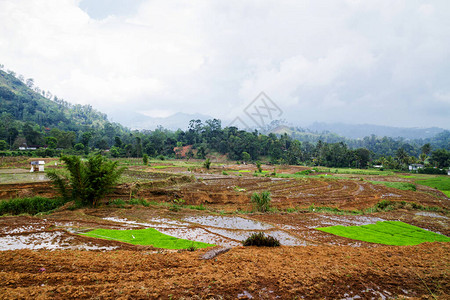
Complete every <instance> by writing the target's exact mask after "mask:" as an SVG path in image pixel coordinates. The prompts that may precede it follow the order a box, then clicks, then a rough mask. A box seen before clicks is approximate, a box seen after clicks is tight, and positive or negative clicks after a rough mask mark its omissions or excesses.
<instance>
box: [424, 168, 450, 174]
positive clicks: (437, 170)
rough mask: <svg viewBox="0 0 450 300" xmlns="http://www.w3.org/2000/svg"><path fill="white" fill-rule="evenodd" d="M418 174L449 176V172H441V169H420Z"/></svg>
mask: <svg viewBox="0 0 450 300" xmlns="http://www.w3.org/2000/svg"><path fill="white" fill-rule="evenodd" d="M417 173H419V174H435V175H447V170H441V169H438V168H423V169H418V170H417Z"/></svg>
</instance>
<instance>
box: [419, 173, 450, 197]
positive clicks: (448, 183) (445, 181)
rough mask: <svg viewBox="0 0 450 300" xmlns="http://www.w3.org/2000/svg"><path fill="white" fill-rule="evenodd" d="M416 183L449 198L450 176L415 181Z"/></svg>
mask: <svg viewBox="0 0 450 300" xmlns="http://www.w3.org/2000/svg"><path fill="white" fill-rule="evenodd" d="M416 183H418V184H422V185H426V186H429V187H432V188H435V189H438V190H440V191H441V192H443V193H444V194H445V195H446V196H447V197H450V176H438V177H435V178H429V179H426V180H417V181H416Z"/></svg>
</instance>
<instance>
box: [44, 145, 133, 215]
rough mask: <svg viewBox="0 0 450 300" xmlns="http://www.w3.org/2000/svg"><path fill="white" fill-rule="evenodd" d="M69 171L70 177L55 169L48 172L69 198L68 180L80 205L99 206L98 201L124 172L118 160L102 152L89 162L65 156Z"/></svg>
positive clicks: (62, 192) (63, 194) (72, 197)
mask: <svg viewBox="0 0 450 300" xmlns="http://www.w3.org/2000/svg"><path fill="white" fill-rule="evenodd" d="M61 160H63V161H64V162H65V163H66V166H65V167H66V168H67V170H68V171H69V173H70V175H69V178H68V179H67V178H64V177H63V176H61V175H59V174H58V173H56V172H55V171H49V172H47V176H48V177H49V178H50V179H51V180H52V181H53V183H54V185H55V186H56V187H57V189H58V190H59V191H60V192H61V194H62V196H63V197H64V198H65V199H66V200H68V199H69V198H70V197H69V195H68V189H67V187H66V185H67V181H69V182H70V188H71V189H72V196H71V199H74V200H75V201H76V202H78V203H79V204H80V205H83V206H84V205H90V206H94V207H95V206H97V205H98V201H99V200H100V199H101V198H103V197H104V196H105V195H106V194H107V193H109V192H110V191H111V189H112V187H113V186H114V184H115V183H116V182H117V180H118V179H119V177H120V175H121V174H122V172H123V170H124V169H123V168H120V169H118V168H117V164H118V163H117V162H112V161H108V160H106V159H105V158H104V157H103V156H101V155H100V154H98V155H96V156H92V157H90V158H89V160H88V161H87V162H82V161H81V159H80V158H79V157H78V156H63V157H62V158H61Z"/></svg>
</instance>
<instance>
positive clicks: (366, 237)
mask: <svg viewBox="0 0 450 300" xmlns="http://www.w3.org/2000/svg"><path fill="white" fill-rule="evenodd" d="M317 230H320V231H324V232H328V233H331V234H334V235H338V236H342V237H346V238H350V239H354V240H360V241H365V242H369V243H378V244H384V245H395V246H403V245H418V244H421V243H424V242H450V238H449V237H447V236H445V235H442V234H438V233H434V232H432V231H428V230H424V229H422V228H419V227H416V226H412V225H409V224H406V223H403V222H400V221H383V222H377V223H376V224H369V225H362V226H341V225H338V226H331V227H323V228H317Z"/></svg>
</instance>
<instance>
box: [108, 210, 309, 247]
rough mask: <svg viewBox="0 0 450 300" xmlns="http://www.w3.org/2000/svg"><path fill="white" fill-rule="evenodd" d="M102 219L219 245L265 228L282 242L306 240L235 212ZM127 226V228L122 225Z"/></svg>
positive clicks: (302, 243) (236, 243) (236, 241)
mask: <svg viewBox="0 0 450 300" xmlns="http://www.w3.org/2000/svg"><path fill="white" fill-rule="evenodd" d="M104 220H108V221H113V222H118V223H123V224H127V225H129V226H132V228H142V227H143V228H155V229H157V230H159V231H160V232H162V233H164V234H167V235H170V236H174V237H177V238H181V239H186V240H192V241H198V242H205V243H211V244H215V245H219V246H231V247H234V246H239V245H241V241H243V240H245V239H246V238H247V237H249V236H250V235H251V234H252V233H257V232H264V233H266V234H267V235H271V236H273V237H275V238H277V239H278V240H279V241H280V243H281V244H282V245H286V246H306V245H307V244H308V243H307V242H306V241H304V240H301V239H299V238H297V237H295V236H293V235H291V234H289V233H287V232H286V231H284V230H282V229H278V228H276V227H274V226H273V225H270V224H267V223H264V222H260V221H255V220H249V219H245V218H241V217H236V216H206V215H199V216H187V217H184V218H182V219H181V220H171V219H168V218H158V217H151V218H149V219H148V220H146V222H136V221H131V220H127V219H119V218H113V217H107V218H104ZM124 229H126V228H124Z"/></svg>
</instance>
